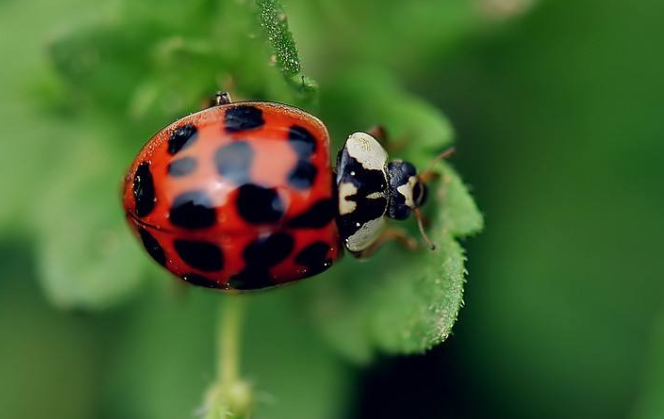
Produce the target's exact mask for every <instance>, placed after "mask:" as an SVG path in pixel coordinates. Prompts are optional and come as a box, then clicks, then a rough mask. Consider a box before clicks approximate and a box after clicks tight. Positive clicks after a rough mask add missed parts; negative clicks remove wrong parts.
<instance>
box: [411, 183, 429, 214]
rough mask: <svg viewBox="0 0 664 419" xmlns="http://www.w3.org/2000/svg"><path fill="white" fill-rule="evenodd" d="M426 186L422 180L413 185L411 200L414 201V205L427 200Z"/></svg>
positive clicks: (419, 204) (420, 204)
mask: <svg viewBox="0 0 664 419" xmlns="http://www.w3.org/2000/svg"><path fill="white" fill-rule="evenodd" d="M427 192H428V191H427V186H426V185H425V184H423V183H422V182H419V181H418V182H417V183H415V185H414V186H413V201H414V202H415V207H416V208H417V207H421V206H422V205H424V204H425V203H426V201H427Z"/></svg>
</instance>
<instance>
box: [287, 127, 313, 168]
mask: <svg viewBox="0 0 664 419" xmlns="http://www.w3.org/2000/svg"><path fill="white" fill-rule="evenodd" d="M288 142H289V143H290V145H291V147H293V150H295V153H297V155H298V157H299V158H300V159H301V160H308V159H309V158H310V157H311V155H312V154H313V153H314V152H315V151H316V137H314V136H313V134H312V133H311V132H309V130H307V129H306V128H304V127H301V126H299V125H293V126H292V127H290V130H289V131H288Z"/></svg>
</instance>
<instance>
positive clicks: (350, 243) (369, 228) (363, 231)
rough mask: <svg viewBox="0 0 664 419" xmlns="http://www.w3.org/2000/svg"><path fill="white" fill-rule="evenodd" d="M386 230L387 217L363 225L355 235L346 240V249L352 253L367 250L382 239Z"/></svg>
mask: <svg viewBox="0 0 664 419" xmlns="http://www.w3.org/2000/svg"><path fill="white" fill-rule="evenodd" d="M384 228H385V217H382V216H381V217H379V218H376V219H374V220H370V221H367V222H366V223H364V224H362V227H360V229H359V230H357V232H355V234H353V235H352V236H350V237H348V238H347V239H346V247H347V248H348V250H350V251H351V252H361V251H363V250H366V249H367V248H368V247H369V246H371V245H372V244H373V243H374V242H375V241H376V240H377V239H378V237H380V235H381V233H382V232H383V229H384Z"/></svg>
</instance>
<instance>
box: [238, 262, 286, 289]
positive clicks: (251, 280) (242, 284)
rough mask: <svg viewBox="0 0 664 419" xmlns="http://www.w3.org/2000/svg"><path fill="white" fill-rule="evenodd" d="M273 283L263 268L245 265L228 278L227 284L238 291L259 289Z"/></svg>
mask: <svg viewBox="0 0 664 419" xmlns="http://www.w3.org/2000/svg"><path fill="white" fill-rule="evenodd" d="M275 285H276V284H275V283H274V282H273V281H272V277H271V276H270V272H269V271H268V270H267V269H265V268H262V269H261V268H253V267H252V268H250V267H247V268H246V269H244V270H243V271H241V272H239V273H238V274H236V275H233V276H232V277H231V278H230V279H229V280H228V286H229V287H230V288H231V289H235V290H239V291H250V290H260V289H264V288H270V287H273V286H275Z"/></svg>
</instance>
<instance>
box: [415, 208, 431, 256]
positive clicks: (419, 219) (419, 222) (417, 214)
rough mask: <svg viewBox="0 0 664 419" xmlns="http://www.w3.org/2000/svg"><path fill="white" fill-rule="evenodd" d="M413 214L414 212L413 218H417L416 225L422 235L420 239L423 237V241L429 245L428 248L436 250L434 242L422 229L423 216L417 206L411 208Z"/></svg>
mask: <svg viewBox="0 0 664 419" xmlns="http://www.w3.org/2000/svg"><path fill="white" fill-rule="evenodd" d="M413 214H415V219H416V220H417V227H418V228H419V229H420V234H421V235H422V239H424V242H425V243H426V244H427V246H428V247H429V250H436V245H435V244H434V242H432V241H431V239H430V238H429V236H427V233H426V231H424V216H423V215H422V211H420V209H419V208H415V209H414V210H413Z"/></svg>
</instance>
